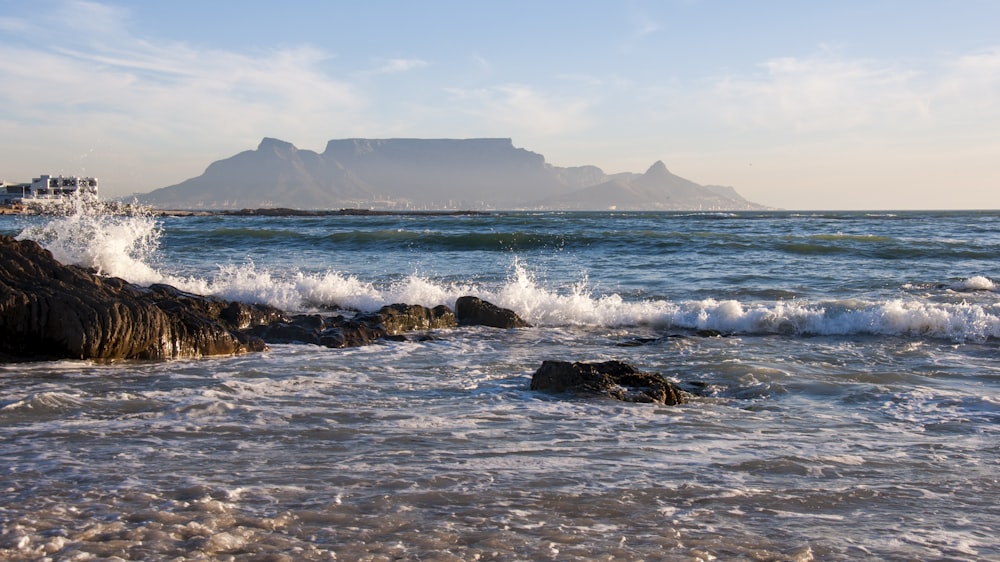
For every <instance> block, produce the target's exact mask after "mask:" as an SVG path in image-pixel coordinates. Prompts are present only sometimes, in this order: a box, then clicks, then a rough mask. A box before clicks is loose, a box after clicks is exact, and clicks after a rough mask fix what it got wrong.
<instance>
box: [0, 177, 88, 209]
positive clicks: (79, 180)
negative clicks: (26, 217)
mask: <svg viewBox="0 0 1000 562" xmlns="http://www.w3.org/2000/svg"><path fill="white" fill-rule="evenodd" d="M97 184H98V182H97V178H93V177H80V176H51V175H48V174H43V175H42V176H41V177H37V178H32V179H31V183H8V182H0V204H6V205H17V204H22V205H26V204H30V203H32V202H34V201H39V202H44V201H52V200H54V199H60V198H62V197H66V196H70V195H85V196H91V197H94V198H95V199H96V198H97Z"/></svg>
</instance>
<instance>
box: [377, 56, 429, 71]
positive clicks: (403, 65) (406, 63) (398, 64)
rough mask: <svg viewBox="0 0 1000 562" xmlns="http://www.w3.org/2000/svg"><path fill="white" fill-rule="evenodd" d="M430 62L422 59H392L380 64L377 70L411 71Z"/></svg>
mask: <svg viewBox="0 0 1000 562" xmlns="http://www.w3.org/2000/svg"><path fill="white" fill-rule="evenodd" d="M428 64H429V63H428V62H427V61H425V60H421V59H391V60H388V61H386V62H385V64H383V65H382V66H380V67H379V68H378V69H377V71H376V72H378V73H384V74H395V73H398V72H409V71H411V70H415V69H418V68H423V67H425V66H427V65H428Z"/></svg>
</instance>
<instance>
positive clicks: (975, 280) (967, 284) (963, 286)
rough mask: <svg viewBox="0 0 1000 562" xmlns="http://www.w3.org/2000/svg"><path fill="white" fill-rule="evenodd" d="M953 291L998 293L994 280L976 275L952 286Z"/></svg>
mask: <svg viewBox="0 0 1000 562" xmlns="http://www.w3.org/2000/svg"><path fill="white" fill-rule="evenodd" d="M951 289H952V290H953V291H962V292H965V291H996V290H997V285H996V283H994V282H993V281H992V280H990V279H988V278H986V277H983V276H982V275H976V276H973V277H969V278H968V279H965V280H962V281H959V282H958V283H955V284H954V285H952V286H951Z"/></svg>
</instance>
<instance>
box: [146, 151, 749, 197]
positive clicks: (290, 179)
mask: <svg viewBox="0 0 1000 562" xmlns="http://www.w3.org/2000/svg"><path fill="white" fill-rule="evenodd" d="M138 200H139V202H140V203H143V204H147V205H151V206H153V207H157V208H161V209H241V208H266V207H291V208H297V209H336V208H345V207H346V208H353V207H359V208H383V209H578V210H606V209H610V208H617V209H620V210H629V209H631V210H651V209H663V210H671V209H673V210H747V209H760V208H762V207H761V206H759V205H755V204H753V203H750V202H749V201H747V200H745V199H743V198H742V197H740V195H739V194H738V193H736V191H735V190H734V189H732V188H728V187H717V186H701V185H698V184H696V183H694V182H691V181H689V180H685V179H683V178H680V177H678V176H675V175H673V174H671V173H670V172H669V171H668V170H667V169H666V166H664V165H663V163H662V162H657V163H655V164H653V166H652V167H651V168H650V169H649V170H648V171H647V172H646V173H645V174H631V173H625V174H615V175H613V176H610V175H608V174H605V173H604V172H603V171H602V170H601V169H600V168H598V167H596V166H578V167H571V168H560V167H556V166H552V165H550V164H547V163H546V162H545V158H544V157H543V156H542V155H540V154H537V153H534V152H530V151H528V150H525V149H522V148H516V147H514V145H513V143H512V141H511V139H340V140H331V141H329V142H328V143H327V146H326V149H325V150H324V151H323V152H322V153H316V152H313V151H311V150H301V149H298V148H296V147H295V146H294V145H292V144H291V143H288V142H285V141H281V140H278V139H273V138H265V139H263V140H262V141H261V143H260V145H259V146H258V147H257V149H256V150H247V151H244V152H241V153H239V154H237V155H235V156H232V157H230V158H227V159H224V160H219V161H217V162H214V163H212V164H211V165H209V166H208V168H207V169H206V170H205V172H204V173H203V174H202V175H201V176H198V177H195V178H191V179H188V180H186V181H184V182H181V183H179V184H177V185H173V186H169V187H164V188H161V189H157V190H155V191H153V192H151V193H148V194H145V195H141V196H139V197H138Z"/></svg>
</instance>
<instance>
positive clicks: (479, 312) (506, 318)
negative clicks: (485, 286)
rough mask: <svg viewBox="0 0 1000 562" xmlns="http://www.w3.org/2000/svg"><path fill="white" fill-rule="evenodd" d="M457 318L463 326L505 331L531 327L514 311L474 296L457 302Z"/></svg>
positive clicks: (459, 299) (459, 298) (461, 298)
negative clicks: (485, 327)
mask: <svg viewBox="0 0 1000 562" xmlns="http://www.w3.org/2000/svg"><path fill="white" fill-rule="evenodd" d="M455 316H456V318H457V319H458V323H459V324H460V325H462V326H490V327H493V328H503V329H505V330H509V329H511V328H529V327H530V326H531V325H530V324H528V323H527V322H525V321H524V320H522V319H521V317H520V316H518V315H517V314H516V313H515V312H514V311H513V310H508V309H506V308H500V307H499V306H497V305H495V304H493V303H491V302H487V301H484V300H482V299H480V298H479V297H472V296H465V297H458V299H457V300H456V301H455Z"/></svg>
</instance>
